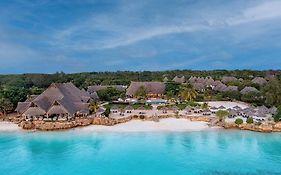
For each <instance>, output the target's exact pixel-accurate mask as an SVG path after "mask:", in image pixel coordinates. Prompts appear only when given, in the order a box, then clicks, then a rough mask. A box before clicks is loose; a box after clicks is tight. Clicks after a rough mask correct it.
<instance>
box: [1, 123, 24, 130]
mask: <svg viewBox="0 0 281 175" xmlns="http://www.w3.org/2000/svg"><path fill="white" fill-rule="evenodd" d="M21 130H22V129H21V128H20V127H19V126H18V125H17V124H14V123H11V122H0V132H6V131H8V132H10V131H21Z"/></svg>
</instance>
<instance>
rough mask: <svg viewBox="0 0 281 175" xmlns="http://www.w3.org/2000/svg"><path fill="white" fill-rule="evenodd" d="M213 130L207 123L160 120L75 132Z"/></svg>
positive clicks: (88, 127)
mask: <svg viewBox="0 0 281 175" xmlns="http://www.w3.org/2000/svg"><path fill="white" fill-rule="evenodd" d="M208 129H214V128H210V127H209V126H208V125H207V122H200V121H189V120H187V119H175V118H168V119H161V120H160V121H159V122H153V121H140V120H132V121H129V122H127V123H122V124H118V125H115V126H101V125H91V126H87V127H83V128H77V129H75V130H80V131H90V132H158V131H168V132H169V131H173V132H186V131H201V130H208Z"/></svg>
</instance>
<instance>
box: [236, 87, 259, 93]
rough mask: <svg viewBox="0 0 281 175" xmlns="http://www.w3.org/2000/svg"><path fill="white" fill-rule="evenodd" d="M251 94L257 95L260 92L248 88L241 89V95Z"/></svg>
mask: <svg viewBox="0 0 281 175" xmlns="http://www.w3.org/2000/svg"><path fill="white" fill-rule="evenodd" d="M251 92H255V93H259V92H260V91H259V90H257V89H256V88H254V87H249V86H247V87H245V88H244V89H242V90H241V91H240V93H241V94H248V93H251Z"/></svg>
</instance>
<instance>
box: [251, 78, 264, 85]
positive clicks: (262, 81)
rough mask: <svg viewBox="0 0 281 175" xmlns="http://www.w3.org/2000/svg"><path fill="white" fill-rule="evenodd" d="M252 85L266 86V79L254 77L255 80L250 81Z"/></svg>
mask: <svg viewBox="0 0 281 175" xmlns="http://www.w3.org/2000/svg"><path fill="white" fill-rule="evenodd" d="M252 83H255V84H258V85H260V86H262V85H264V84H266V83H267V81H266V79H264V78H262V77H256V78H254V79H252Z"/></svg>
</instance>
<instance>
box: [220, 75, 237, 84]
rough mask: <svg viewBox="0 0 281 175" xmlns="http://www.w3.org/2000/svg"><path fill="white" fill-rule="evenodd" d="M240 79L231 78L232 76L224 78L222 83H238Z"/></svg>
mask: <svg viewBox="0 0 281 175" xmlns="http://www.w3.org/2000/svg"><path fill="white" fill-rule="evenodd" d="M237 80H238V79H237V78H236V77H231V76H224V77H222V80H221V81H222V82H223V83H228V82H231V81H237Z"/></svg>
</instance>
